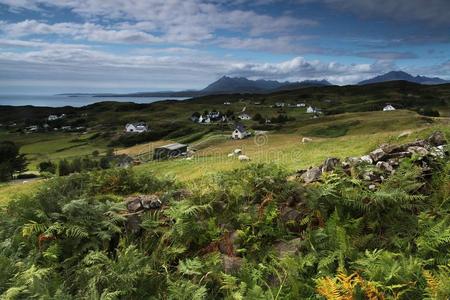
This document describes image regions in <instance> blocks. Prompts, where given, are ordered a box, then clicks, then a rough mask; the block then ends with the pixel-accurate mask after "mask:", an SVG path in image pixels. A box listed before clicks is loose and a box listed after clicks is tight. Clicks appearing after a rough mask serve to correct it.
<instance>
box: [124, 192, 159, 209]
mask: <svg viewBox="0 0 450 300" xmlns="http://www.w3.org/2000/svg"><path fill="white" fill-rule="evenodd" d="M125 204H126V207H127V210H128V212H130V213H136V212H139V211H143V210H149V209H158V208H160V207H161V206H162V202H161V200H160V199H159V197H158V196H157V195H137V196H130V197H128V198H126V199H125Z"/></svg>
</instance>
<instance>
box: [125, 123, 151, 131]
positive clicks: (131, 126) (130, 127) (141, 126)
mask: <svg viewBox="0 0 450 300" xmlns="http://www.w3.org/2000/svg"><path fill="white" fill-rule="evenodd" d="M147 131H148V127H147V124H145V123H144V122H139V123H128V124H127V125H125V132H130V133H142V132H147Z"/></svg>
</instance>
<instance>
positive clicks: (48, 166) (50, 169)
mask: <svg viewBox="0 0 450 300" xmlns="http://www.w3.org/2000/svg"><path fill="white" fill-rule="evenodd" d="M38 170H39V172H40V173H44V172H47V173H51V174H56V165H55V164H54V163H52V162H51V161H43V162H40V163H39V165H38Z"/></svg>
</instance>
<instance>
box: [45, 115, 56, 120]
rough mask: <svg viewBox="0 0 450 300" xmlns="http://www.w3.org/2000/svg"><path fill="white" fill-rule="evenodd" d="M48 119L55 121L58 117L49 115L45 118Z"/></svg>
mask: <svg viewBox="0 0 450 300" xmlns="http://www.w3.org/2000/svg"><path fill="white" fill-rule="evenodd" d="M47 119H48V120H49V121H56V120H58V119H59V117H58V116H57V115H50V116H48V118H47Z"/></svg>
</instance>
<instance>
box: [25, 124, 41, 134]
mask: <svg viewBox="0 0 450 300" xmlns="http://www.w3.org/2000/svg"><path fill="white" fill-rule="evenodd" d="M38 129H39V127H38V126H37V125H31V126H28V127H27V128H25V131H27V132H37V131H38Z"/></svg>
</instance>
